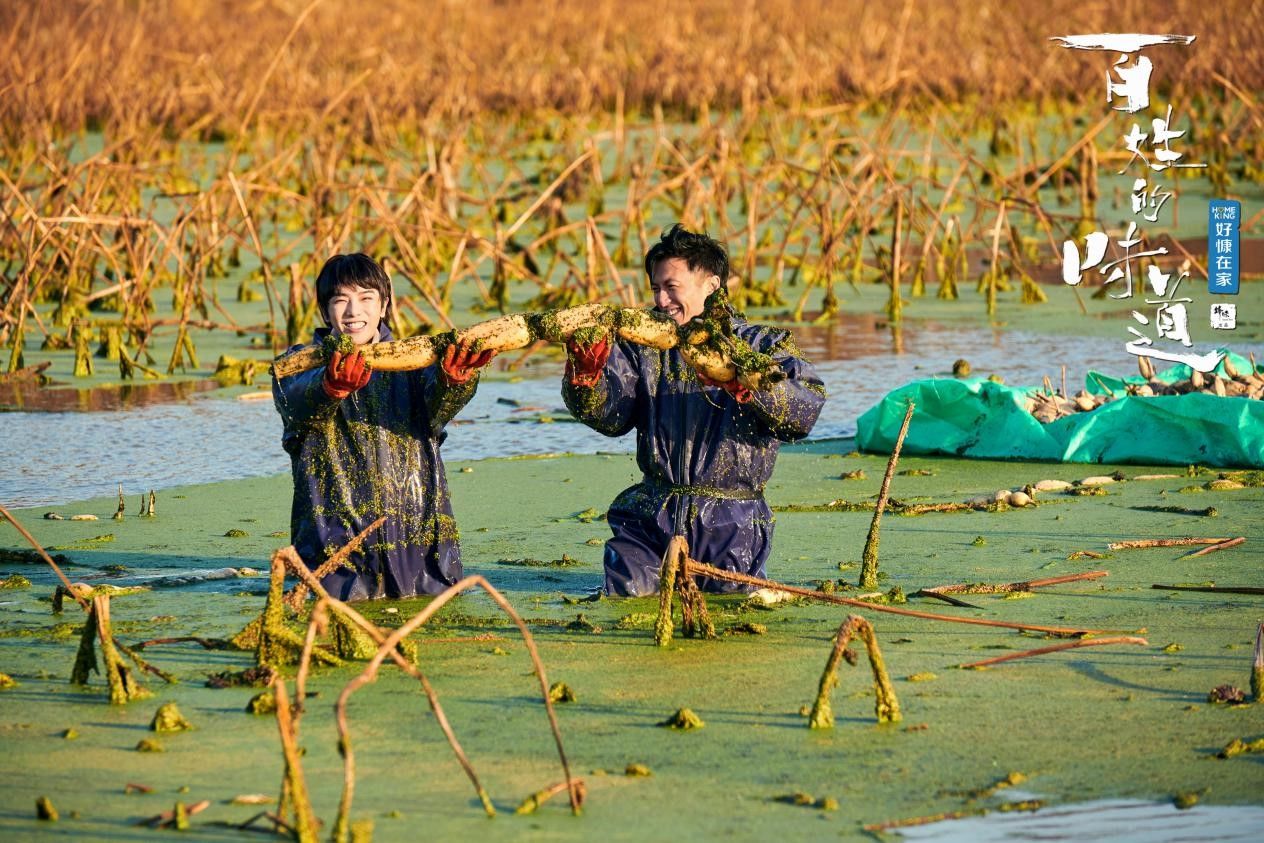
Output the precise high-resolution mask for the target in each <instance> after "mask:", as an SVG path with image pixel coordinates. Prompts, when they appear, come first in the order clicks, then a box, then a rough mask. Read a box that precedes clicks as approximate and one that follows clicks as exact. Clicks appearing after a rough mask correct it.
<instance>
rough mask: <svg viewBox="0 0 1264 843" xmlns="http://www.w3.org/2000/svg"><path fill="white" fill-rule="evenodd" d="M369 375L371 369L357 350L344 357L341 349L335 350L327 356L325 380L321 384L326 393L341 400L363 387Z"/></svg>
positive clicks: (371, 375) (371, 373)
mask: <svg viewBox="0 0 1264 843" xmlns="http://www.w3.org/2000/svg"><path fill="white" fill-rule="evenodd" d="M371 377H373V371H372V370H371V369H369V364H367V363H365V362H364V355H363V354H361V353H360V352H359V351H358V350H357V351H353V352H351V353H350V354H348V355H346V356H345V357H344V356H343V354H342V352H341V351H335V352H334V353H333V355H331V356H330V358H329V365H328V366H326V367H325V380H324V381H323V382H322V384H321V386H323V387H324V388H325V394H326V395H328V396H329V397H330V398H333V399H334V400H336V401H341V400H342V399H344V398H346V397H347V396H348V395H350V394H351V393H353V392H355V391H356V390H357V389H360V388H361V387H363V386H364V385H365V384H366V383H368V382H369V378H371Z"/></svg>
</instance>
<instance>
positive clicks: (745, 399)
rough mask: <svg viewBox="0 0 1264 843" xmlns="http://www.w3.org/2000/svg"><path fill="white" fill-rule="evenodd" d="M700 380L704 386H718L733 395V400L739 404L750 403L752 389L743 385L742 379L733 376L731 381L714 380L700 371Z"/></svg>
mask: <svg viewBox="0 0 1264 843" xmlns="http://www.w3.org/2000/svg"><path fill="white" fill-rule="evenodd" d="M697 374H698V380H699V381H700V382H701V383H702V385H703V386H714V387H718V388H720V389H722V390H724V391H725V392H727V393H728V394H729V395H732V396H733V400H734V401H736V402H737V403H739V404H748V403H750V400H751V391H750V390H749V389H747V388H746V387H745V386H743V385H742V383H741V381H739V380H738V379H737V378H733V380H731V381H723V382H721V381H713V380H711V379H710V378H709V377H707V376H706V375H704V374H702V372H698V373H697Z"/></svg>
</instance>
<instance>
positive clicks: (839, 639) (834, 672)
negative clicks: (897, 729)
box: [808, 615, 901, 729]
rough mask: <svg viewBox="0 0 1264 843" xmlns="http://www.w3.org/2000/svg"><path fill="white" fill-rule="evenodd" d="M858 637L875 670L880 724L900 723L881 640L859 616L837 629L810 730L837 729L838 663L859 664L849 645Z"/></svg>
mask: <svg viewBox="0 0 1264 843" xmlns="http://www.w3.org/2000/svg"><path fill="white" fill-rule="evenodd" d="M855 638H859V639H861V640H862V641H864V642H865V649H866V650H868V651H869V667H870V668H871V669H872V670H873V690H874V696H875V701H874V714H875V715H876V716H877V718H878V722H879V723H898V722H900V717H901V715H900V701H899V700H897V699H896V697H895V688H894V687H892V685H891V677H890V676H889V675H887V667H886V663H885V662H884V661H883V660H882V652H881V651H880V650H879V649H878V638H877V636H876V635H874V632H873V625H872V624H870V623H869V621H867V620H865V619H864V618H862V617H861V616H860V615H848V616H847V619H846V620H845V621H843V622H842V624H841V625H839V627H838V633H837V634H836V635H835V636H834V648H833V649H832V650H830V654H829V658H828V659H827V660H826V662H825V670H824V671H823V672H822V673H821V682H820V685H819V687H818V688H817V692H816V701H815V702H814V703H813V704H812V713H811V714H810V715H809V716H808V727H809V728H811V729H830V728H833V726H834V712H833V710H832V709H831V707H830V692H831V691H832V690H833V689H834V687H835V686H837V685H838V663H839V662H840V661H841V660H843V659H844V658H845V659H847V662H848V663H849V664H855V663H856V656H855V654H854V653H852V652H851V650H849V649H848V648H847V645H848V644H849V643H850V642H851V641H852V640H853V639H855Z"/></svg>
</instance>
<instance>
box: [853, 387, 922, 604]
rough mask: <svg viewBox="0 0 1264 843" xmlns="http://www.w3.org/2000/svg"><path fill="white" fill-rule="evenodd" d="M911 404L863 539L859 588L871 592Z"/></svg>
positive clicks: (911, 409) (905, 414)
mask: <svg viewBox="0 0 1264 843" xmlns="http://www.w3.org/2000/svg"><path fill="white" fill-rule="evenodd" d="M913 406H914V405H913V402H912V401H910V402H908V409H907V410H905V411H904V421H903V422H902V423H901V424H900V433H899V435H898V436H896V437H895V447H893V448H892V449H891V458H890V459H889V460H887V472H886V474H884V475H883V476H882V487H881V488H880V489H879V490H878V503H877V505H876V506H874V508H873V520H872V521H871V522H870V523H869V535H868V537H867V538H866V539H865V550H864V554H863V555H862V557H861V559H862V562H861V567H860V587H861V588H863V589H865V590H872V589H875V588H877V587H878V535H879V533H878V531H879V529H880V528H881V526H882V510H883V509H885V508H886V505H887V497H888V496H889V494H890V492H891V476H892V475H893V474H895V466H896V464H897V463H898V462H899V461H900V448H901V447H903V446H904V437H905V436H906V435H908V429H909V422H910V421H911V420H912V418H913Z"/></svg>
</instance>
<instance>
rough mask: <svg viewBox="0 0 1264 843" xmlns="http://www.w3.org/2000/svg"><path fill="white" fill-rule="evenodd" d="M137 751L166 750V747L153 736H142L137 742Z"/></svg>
mask: <svg viewBox="0 0 1264 843" xmlns="http://www.w3.org/2000/svg"><path fill="white" fill-rule="evenodd" d="M136 751H137V752H166V751H167V750H166V748H165V747H163V745H162V744H161V743H159V742H158V741H156V740H154V739H153V738H141V740H140V742H139V743H137V744H136Z"/></svg>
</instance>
